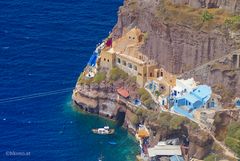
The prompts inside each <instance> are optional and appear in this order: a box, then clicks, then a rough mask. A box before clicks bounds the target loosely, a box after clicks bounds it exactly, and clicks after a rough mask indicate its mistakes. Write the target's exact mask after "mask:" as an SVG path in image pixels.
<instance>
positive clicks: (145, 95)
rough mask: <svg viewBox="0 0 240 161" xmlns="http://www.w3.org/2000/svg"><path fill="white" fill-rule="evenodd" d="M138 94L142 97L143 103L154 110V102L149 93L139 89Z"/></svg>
mask: <svg viewBox="0 0 240 161" xmlns="http://www.w3.org/2000/svg"><path fill="white" fill-rule="evenodd" d="M138 94H139V95H140V99H141V102H142V103H143V104H144V105H145V106H147V107H148V108H153V105H154V101H153V99H152V97H151V95H150V94H149V93H148V91H147V90H146V89H144V88H139V89H138Z"/></svg>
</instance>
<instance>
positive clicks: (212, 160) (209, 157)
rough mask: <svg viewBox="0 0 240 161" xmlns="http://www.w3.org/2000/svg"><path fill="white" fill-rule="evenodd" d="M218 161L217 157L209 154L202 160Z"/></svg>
mask: <svg viewBox="0 0 240 161" xmlns="http://www.w3.org/2000/svg"><path fill="white" fill-rule="evenodd" d="M215 160H218V157H217V155H216V154H209V155H208V156H207V157H205V158H204V161H215Z"/></svg>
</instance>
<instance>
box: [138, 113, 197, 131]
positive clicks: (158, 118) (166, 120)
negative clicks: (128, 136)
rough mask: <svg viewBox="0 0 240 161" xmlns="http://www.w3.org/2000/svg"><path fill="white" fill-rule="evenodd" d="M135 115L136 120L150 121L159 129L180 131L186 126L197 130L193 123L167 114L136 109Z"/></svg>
mask: <svg viewBox="0 0 240 161" xmlns="http://www.w3.org/2000/svg"><path fill="white" fill-rule="evenodd" d="M135 113H136V115H137V116H138V120H147V121H150V122H152V123H153V124H155V125H156V126H159V128H161V129H165V130H180V129H181V127H182V126H188V127H190V128H192V129H196V128H198V125H197V124H196V123H195V122H192V121H190V120H189V119H187V118H185V117H182V116H177V115H173V114H171V113H167V112H162V113H158V112H155V111H151V110H146V109H137V110H136V111H135Z"/></svg>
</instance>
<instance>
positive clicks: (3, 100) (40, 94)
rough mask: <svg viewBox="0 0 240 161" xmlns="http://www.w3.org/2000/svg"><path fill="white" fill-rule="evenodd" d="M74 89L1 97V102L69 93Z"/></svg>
mask: <svg viewBox="0 0 240 161" xmlns="http://www.w3.org/2000/svg"><path fill="white" fill-rule="evenodd" d="M72 90H73V87H72V88H65V89H59V90H54V91H48V92H40V93H34V94H29V95H24V96H17V97H10V98H4V99H0V103H8V102H14V101H20V100H25V99H32V98H38V97H45V96H50V95H56V94H60V93H67V92H70V91H72Z"/></svg>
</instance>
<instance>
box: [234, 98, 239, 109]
mask: <svg viewBox="0 0 240 161" xmlns="http://www.w3.org/2000/svg"><path fill="white" fill-rule="evenodd" d="M235 105H236V107H237V108H240V98H236V102H235Z"/></svg>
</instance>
